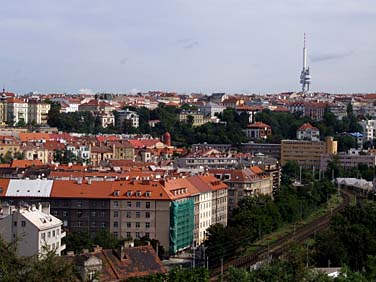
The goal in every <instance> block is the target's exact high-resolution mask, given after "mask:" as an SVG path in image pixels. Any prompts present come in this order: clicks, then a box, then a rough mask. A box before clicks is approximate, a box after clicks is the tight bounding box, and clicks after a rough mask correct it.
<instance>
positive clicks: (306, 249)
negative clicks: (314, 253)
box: [306, 243, 308, 268]
mask: <svg viewBox="0 0 376 282" xmlns="http://www.w3.org/2000/svg"><path fill="white" fill-rule="evenodd" d="M306 246H307V248H306V251H307V263H306V267H307V268H308V243H307V244H306Z"/></svg>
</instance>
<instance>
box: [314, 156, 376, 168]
mask: <svg viewBox="0 0 376 282" xmlns="http://www.w3.org/2000/svg"><path fill="white" fill-rule="evenodd" d="M332 160H333V155H329V154H324V155H321V159H320V170H322V171H326V169H327V168H328V163H329V162H330V161H332ZM336 160H338V164H339V166H341V167H342V168H344V169H353V168H357V167H358V166H359V165H366V166H368V167H375V166H376V155H374V154H366V155H362V154H359V153H351V152H349V153H343V152H341V153H339V154H337V155H336Z"/></svg>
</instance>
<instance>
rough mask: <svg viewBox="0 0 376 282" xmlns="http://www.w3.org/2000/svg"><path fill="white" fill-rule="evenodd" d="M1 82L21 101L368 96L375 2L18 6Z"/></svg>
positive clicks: (181, 0) (41, 2)
mask: <svg viewBox="0 0 376 282" xmlns="http://www.w3.org/2000/svg"><path fill="white" fill-rule="evenodd" d="M0 11H1V16H0V36H1V39H0V84H1V85H5V88H6V89H7V90H8V91H12V92H16V93H20V94H22V93H27V92H30V91H36V92H41V93H77V92H78V91H80V90H81V92H88V91H92V92H95V93H96V92H121V93H125V92H137V91H149V90H162V91H176V92H179V93H191V92H195V93H212V92H227V93H279V92H284V91H299V90H300V84H299V76H300V71H301V69H302V47H303V34H304V33H306V34H307V47H308V64H309V66H310V70H311V74H312V84H311V90H312V91H324V92H330V93H360V92H363V93H364V92H368V93H370V92H376V83H375V81H376V51H375V50H376V36H375V35H376V1H375V0H311V1H307V0H283V1H282V0H268V1H260V0H258V1H254V0H189V1H187V0H137V1H134V0H132V1H128V0H119V1H115V0H107V1H106V0H101V1H100V0H90V1H89V0H64V1H58V0H33V1H30V0H17V1H4V3H2V4H1V8H0Z"/></svg>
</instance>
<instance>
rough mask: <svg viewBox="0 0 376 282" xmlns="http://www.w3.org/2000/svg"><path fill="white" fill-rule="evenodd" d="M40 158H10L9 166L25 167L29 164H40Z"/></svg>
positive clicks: (29, 165)
mask: <svg viewBox="0 0 376 282" xmlns="http://www.w3.org/2000/svg"><path fill="white" fill-rule="evenodd" d="M42 165H43V163H42V161H41V160H12V163H11V165H10V167H12V168H16V167H18V168H26V167H31V166H42Z"/></svg>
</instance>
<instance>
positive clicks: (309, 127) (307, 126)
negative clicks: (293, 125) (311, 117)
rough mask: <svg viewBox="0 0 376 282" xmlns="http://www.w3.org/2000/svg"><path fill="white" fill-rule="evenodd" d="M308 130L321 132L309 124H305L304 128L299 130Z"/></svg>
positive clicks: (301, 127)
mask: <svg viewBox="0 0 376 282" xmlns="http://www.w3.org/2000/svg"><path fill="white" fill-rule="evenodd" d="M307 129H311V130H316V131H318V130H319V129H318V128H317V127H314V126H313V125H312V124H310V123H308V122H307V123H305V124H303V125H302V126H300V127H299V128H298V131H304V130H307Z"/></svg>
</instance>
